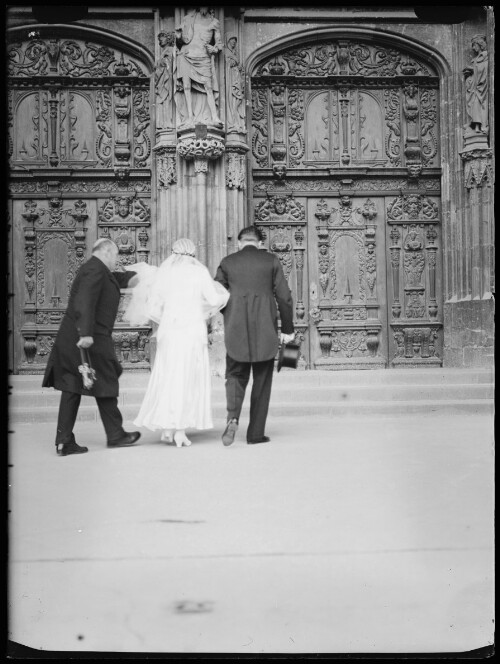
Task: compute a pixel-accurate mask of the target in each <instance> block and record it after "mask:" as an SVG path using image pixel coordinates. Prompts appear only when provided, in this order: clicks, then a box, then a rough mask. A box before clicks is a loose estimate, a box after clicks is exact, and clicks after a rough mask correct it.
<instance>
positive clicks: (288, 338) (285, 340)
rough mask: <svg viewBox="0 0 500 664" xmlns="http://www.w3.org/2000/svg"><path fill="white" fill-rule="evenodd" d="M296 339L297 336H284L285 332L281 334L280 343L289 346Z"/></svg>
mask: <svg viewBox="0 0 500 664" xmlns="http://www.w3.org/2000/svg"><path fill="white" fill-rule="evenodd" d="M294 339H295V334H283V332H282V333H281V334H280V341H281V343H282V344H289V343H290V342H291V341H293V340H294Z"/></svg>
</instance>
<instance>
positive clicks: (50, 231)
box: [7, 27, 152, 373]
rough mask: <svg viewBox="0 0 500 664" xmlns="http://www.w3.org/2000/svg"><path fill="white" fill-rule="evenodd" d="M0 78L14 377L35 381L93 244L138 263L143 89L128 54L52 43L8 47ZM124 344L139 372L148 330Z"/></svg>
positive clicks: (145, 156)
mask: <svg viewBox="0 0 500 664" xmlns="http://www.w3.org/2000/svg"><path fill="white" fill-rule="evenodd" d="M44 30H45V29H44V28H41V29H40V32H41V33H42V35H43V33H44ZM48 30H49V28H47V31H48ZM50 30H51V31H52V33H53V34H55V33H57V32H58V31H59V32H60V29H59V28H58V27H54V28H50ZM8 74H9V94H8V123H7V129H8V153H9V159H10V165H11V172H12V175H13V177H12V178H11V180H10V182H9V193H10V194H11V195H12V196H13V197H14V198H21V197H23V196H25V197H26V198H24V199H22V200H21V201H19V202H17V201H14V205H16V206H19V205H20V207H16V208H15V209H17V210H18V213H17V215H16V220H15V222H14V226H15V228H16V231H15V237H16V241H17V242H18V243H20V244H24V246H22V248H20V251H21V252H22V254H21V255H23V257H24V258H23V264H22V268H21V267H19V268H16V275H15V281H16V284H15V290H16V293H19V297H18V299H17V300H16V302H17V303H18V304H16V306H17V307H20V313H18V315H17V318H16V320H18V321H19V325H20V329H19V330H17V331H16V332H18V333H19V334H16V335H15V341H14V346H15V348H14V353H15V356H16V359H15V370H19V371H21V372H26V373H41V372H43V370H44V365H45V362H46V360H47V356H48V353H49V351H50V347H51V344H52V343H53V340H54V338H55V335H56V334H57V329H58V326H59V324H60V322H61V320H62V316H63V315H64V311H65V308H66V306H67V301H68V295H69V289H70V287H71V284H72V282H73V280H74V277H75V274H76V272H77V270H78V269H79V267H80V266H81V265H82V263H83V262H84V261H85V260H87V259H88V258H89V254H90V247H91V245H92V243H93V242H94V241H95V239H97V237H99V235H101V236H108V237H112V238H113V239H115V241H116V242H117V244H118V246H119V250H120V254H119V256H120V260H119V263H121V264H123V265H127V264H130V263H132V262H136V261H140V260H142V261H148V257H149V254H150V251H151V231H150V224H151V219H150V207H149V201H148V200H147V199H146V198H141V195H146V196H147V195H148V194H149V193H151V179H150V178H151V175H150V171H149V169H150V166H151V147H152V146H151V139H150V131H151V122H150V104H151V100H150V93H149V87H150V81H149V73H148V71H147V69H146V66H145V65H144V64H143V63H141V62H140V61H139V59H137V58H136V57H134V56H132V55H128V54H127V53H125V52H120V51H119V50H117V49H116V48H113V47H111V46H109V45H104V44H97V43H93V42H91V41H84V40H80V39H66V38H56V37H54V36H51V37H47V38H45V37H43V36H42V37H40V38H38V39H34V40H30V41H27V42H23V43H16V44H9V45H8ZM38 171H41V175H40V176H38ZM49 171H52V173H53V175H51V176H48V172H49ZM141 171H142V173H141ZM91 173H92V176H91V177H88V176H89V175H91ZM82 174H85V175H83V177H82ZM99 196H101V197H103V198H101V199H100V200H96V198H97V197H99ZM111 197H112V198H111ZM121 198H124V199H126V204H124V203H123V201H120V200H119V199H121ZM115 199H116V200H115ZM110 201H111V205H109V204H108V205H107V203H109V202H110ZM120 203H122V204H121V206H120ZM125 208H126V209H127V213H126V214H125V215H124V214H123V210H124V209H125ZM96 212H97V214H96ZM135 333H137V342H136V341H134V334H135ZM130 334H131V335H132V336H130V338H129V343H130V344H131V347H132V349H133V352H132V356H131V357H132V360H130V362H129V365H130V366H132V365H133V367H134V368H137V367H139V366H142V367H143V368H145V367H147V366H148V342H147V337H148V334H149V330H147V329H142V330H137V331H133V332H130ZM144 336H145V337H146V339H143V337H144ZM136 347H137V348H136ZM129 359H130V356H129ZM136 360H137V361H136ZM141 362H143V364H141ZM125 366H127V364H126V365H125Z"/></svg>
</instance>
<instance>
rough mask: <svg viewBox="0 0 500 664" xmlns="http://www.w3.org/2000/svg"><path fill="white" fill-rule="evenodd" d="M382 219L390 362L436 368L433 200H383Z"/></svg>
mask: <svg viewBox="0 0 500 664" xmlns="http://www.w3.org/2000/svg"><path fill="white" fill-rule="evenodd" d="M387 220H388V222H389V224H390V226H389V228H390V230H389V233H388V235H389V239H390V244H389V248H388V253H389V264H390V270H391V276H392V279H391V288H390V292H389V295H390V298H391V299H392V307H391V317H392V321H391V327H392V336H393V339H392V345H393V352H392V363H393V364H394V365H395V366H396V365H400V364H402V365H409V366H419V365H431V366H439V365H440V364H441V352H442V351H441V348H442V338H441V331H440V330H441V326H442V324H441V323H440V322H439V319H440V318H441V316H442V312H441V309H440V306H439V304H438V291H437V284H438V278H439V277H438V271H439V266H440V262H439V255H440V253H441V243H440V214H439V204H438V201H437V200H435V199H433V198H430V197H428V196H424V195H422V194H409V195H404V196H399V197H397V198H394V199H392V200H391V199H389V200H388V202H387ZM410 323H411V324H412V325H411V326H410ZM432 323H439V324H438V325H437V326H436V325H434V326H432V325H431V324H432Z"/></svg>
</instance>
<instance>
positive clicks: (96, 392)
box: [42, 238, 141, 456]
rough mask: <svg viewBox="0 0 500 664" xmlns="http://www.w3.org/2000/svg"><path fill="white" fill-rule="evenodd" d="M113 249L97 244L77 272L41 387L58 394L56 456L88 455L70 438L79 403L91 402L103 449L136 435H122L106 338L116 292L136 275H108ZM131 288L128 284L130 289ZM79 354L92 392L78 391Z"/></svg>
mask: <svg viewBox="0 0 500 664" xmlns="http://www.w3.org/2000/svg"><path fill="white" fill-rule="evenodd" d="M117 257H118V247H117V246H116V244H115V243H114V242H113V241H112V240H110V239H108V238H101V239H99V240H97V242H96V243H95V244H94V247H93V249H92V257H91V258H90V259H89V260H88V261H87V262H86V263H84V264H83V265H82V267H81V268H80V269H79V270H78V272H77V275H76V277H75V280H74V282H73V285H72V287H71V292H70V296H69V302H68V308H67V309H66V313H65V314H64V318H63V319H62V321H61V326H60V328H59V332H58V333H57V337H56V340H55V342H54V346H53V348H52V351H51V353H50V356H49V360H48V363H47V367H46V370H45V376H44V379H43V383H42V385H43V387H54V388H55V389H56V390H61V401H60V403H59V416H58V421H57V434H56V451H57V453H58V454H59V455H60V456H67V455H69V454H81V453H83V452H87V451H88V448H87V447H82V446H80V445H78V444H77V442H76V440H75V436H74V434H73V427H74V425H75V421H76V416H77V414H78V408H79V406H80V400H81V397H82V394H83V395H86V396H93V397H95V399H96V401H97V406H98V408H99V414H100V416H101V420H102V423H103V425H104V429H105V432H106V436H107V446H108V447H123V446H125V445H133V444H134V443H135V442H136V441H137V440H138V438H139V437H140V435H141V434H140V433H138V432H133V433H127V432H126V431H124V429H123V426H122V423H123V418H122V415H121V413H120V411H119V409H118V378H119V377H120V374H121V373H122V367H121V365H120V363H119V362H118V360H117V359H116V355H115V350H114V346H113V340H112V337H111V333H112V331H113V325H114V322H115V318H116V314H117V311H118V305H119V302H120V288H125V287H126V286H127V285H129V281H130V279H131V278H132V277H133V276H134V275H135V272H130V271H129V272H113V270H114V269H115V267H116V259H117ZM130 285H131V284H130ZM80 348H87V349H90V350H89V354H90V356H91V359H92V366H93V368H94V369H95V371H96V375H97V379H96V381H95V383H94V385H93V387H92V388H90V389H86V388H84V387H83V381H82V375H81V373H80V372H79V370H78V367H79V365H81V364H82V360H81V355H80Z"/></svg>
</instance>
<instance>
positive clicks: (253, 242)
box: [215, 226, 294, 445]
mask: <svg viewBox="0 0 500 664" xmlns="http://www.w3.org/2000/svg"><path fill="white" fill-rule="evenodd" d="M259 242H260V233H259V231H258V230H257V229H256V228H255V226H249V227H247V228H244V229H243V230H242V231H240V233H239V235H238V248H239V251H237V252H236V253H234V254H230V255H229V256H226V258H223V259H222V261H221V264H220V265H219V268H218V270H217V275H216V277H215V280H216V281H218V282H220V283H221V284H222V285H223V286H224V287H225V288H227V289H228V290H229V292H230V297H229V301H228V303H227V305H226V307H225V308H224V309H223V310H222V313H223V315H224V340H225V343H226V352H227V354H226V400H227V426H226V429H225V431H224V433H223V435H222V442H223V444H224V445H231V443H232V442H233V441H234V436H235V433H236V430H237V428H238V421H239V417H240V413H241V408H242V405H243V399H244V398H245V390H246V387H247V384H248V381H249V378H250V370H252V373H253V386H252V394H251V398H250V422H249V424H248V429H247V443H250V444H253V443H267V442H269V438H268V437H267V436H265V435H264V431H265V426H266V419H267V412H268V409H269V399H270V397H271V384H272V380H273V369H274V358H275V356H276V353H277V352H278V309H279V313H280V318H281V341H282V343H287V342H289V341H291V340H292V339H293V338H294V334H293V331H294V328H293V303H292V295H291V293H290V289H289V287H288V284H287V282H286V279H285V275H284V274H283V269H282V267H281V263H280V262H279V260H278V258H277V257H276V256H275V255H274V254H271V253H269V252H267V251H260V250H259ZM276 303H278V307H276Z"/></svg>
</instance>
